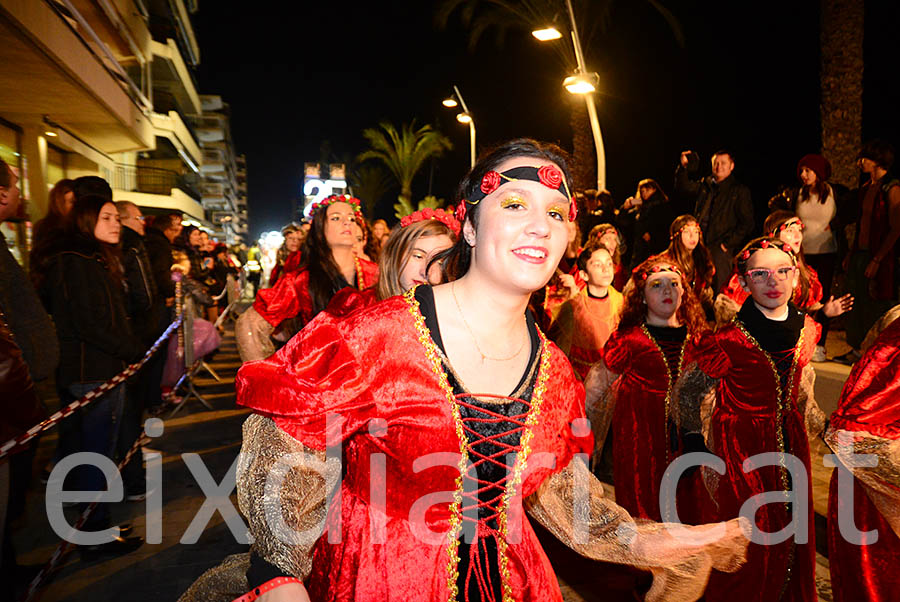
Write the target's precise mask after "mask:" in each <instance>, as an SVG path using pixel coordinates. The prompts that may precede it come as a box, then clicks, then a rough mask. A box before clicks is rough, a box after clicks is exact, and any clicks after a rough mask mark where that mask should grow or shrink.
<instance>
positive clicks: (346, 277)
mask: <svg viewBox="0 0 900 602" xmlns="http://www.w3.org/2000/svg"><path fill="white" fill-rule="evenodd" d="M360 216H361V213H360V209H359V199H356V198H353V197H351V196H347V195H332V196H330V197H328V198H326V199H325V200H323V201H320V202H318V203H315V204H314V205H313V208H312V225H311V227H310V229H309V234H308V235H307V237H306V240H305V241H304V242H303V247H302V248H301V249H300V256H301V259H300V266H299V268H298V269H297V270H296V271H293V272H290V273H286V274H284V275H283V276H282V277H281V278H280V279H279V281H278V283H277V284H276V285H275V286H274V287H272V288H268V289H263V290H261V291H259V292H258V293H257V294H256V301H255V302H254V303H253V307H252V308H250V309H248V310H247V311H245V312H244V313H243V314H241V317H240V318H238V321H237V323H236V325H235V337H236V338H237V344H238V351H239V352H240V353H241V359H242V360H243V361H249V360H253V359H260V358H261V357H266V356H267V355H269V354H271V352H272V351H274V348H273V347H272V344H271V342H270V340H269V337H270V335H271V334H272V333H273V332H279V331H280V332H279V334H280V335H281V339H282V340H286V339H287V338H290V337H291V336H293V334H294V333H296V332H297V331H298V330H300V329H301V328H303V327H304V326H305V325H306V323H307V322H309V321H310V320H311V319H312V318H313V316H315V315H316V314H318V313H319V312H320V311H322V310H323V309H325V307H327V306H328V303H329V301H331V298H332V297H333V296H334V295H335V293H337V292H338V291H339V290H341V289H342V288H344V287H347V286H352V287H354V288H356V289H358V290H363V289H366V288H369V287H370V286H373V285H374V284H375V283H376V282H377V281H378V266H377V265H375V264H374V263H372V262H371V261H366V260H365V259H362V258H359V257H356V256H354V255H353V245H354V244H355V242H356V237H355V236H354V232H353V224H354V222H355V220H356V219H358V218H359V217H360ZM260 353H262V354H263V355H259V354H260Z"/></svg>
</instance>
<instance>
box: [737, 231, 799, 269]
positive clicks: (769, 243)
mask: <svg viewBox="0 0 900 602" xmlns="http://www.w3.org/2000/svg"><path fill="white" fill-rule="evenodd" d="M763 249H777V250H779V251H783V252H785V253H787V254H788V256H789V257H790V258H791V263H793V264H794V265H797V255H796V254H795V253H794V250H793V249H792V248H791V245H789V244H787V243H786V242H782V241H781V240H779V239H777V238H772V237H768V238H757V239H756V240H751V241H750V242H749V243H747V246H746V247H744V249H743V250H742V251H741V252H740V253H738V256H737V257H736V258H735V262H736V263H737V268H738V272H739V273H741V274H743V273H744V272H745V271H746V269H747V262H748V261H750V258H751V257H753V254H754V253H756V252H757V251H761V250H763Z"/></svg>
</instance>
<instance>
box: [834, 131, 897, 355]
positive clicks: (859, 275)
mask: <svg viewBox="0 0 900 602" xmlns="http://www.w3.org/2000/svg"><path fill="white" fill-rule="evenodd" d="M858 157H859V158H858V160H857V165H858V166H859V169H860V170H861V171H862V172H863V173H864V174H866V175H868V176H869V179H868V181H867V182H866V183H865V184H863V185H862V186H861V187H860V189H859V204H860V215H859V218H858V220H857V222H856V237H855V240H854V241H853V247H852V249H851V251H850V255H849V256H848V257H847V259H846V260H845V267H846V269H847V288H848V291H849V292H850V293H852V294H853V296H854V297H855V298H856V304H855V306H854V308H853V311H851V312H850V314H849V315H848V317H847V343H848V344H849V345H850V346H851V347H852V349H851V351H849V352H848V353H846V354H844V355H842V356H840V357H837V358H835V361H838V362H841V363H845V364H852V363H854V362H855V361H856V360H858V359H859V357H860V355H859V349H860V345H861V344H862V342H863V339H864V338H865V336H866V332H867V331H868V330H869V328H871V326H872V324H874V323H875V321H876V320H878V318H879V317H881V315H882V314H883V313H884V312H886V311H887V310H888V309H890V307H891V306H892V305H894V303H896V299H897V292H896V285H897V282H896V278H895V272H896V268H897V240H898V239H900V181H898V180H897V178H895V177H893V176H891V175H889V173H888V170H890V168H891V167H892V166H893V164H894V148H893V146H891V145H890V144H889V143H887V142H883V141H880V140H873V141H871V142H868V143H866V144H865V145H863V147H862V149H861V150H860V152H859V155H858Z"/></svg>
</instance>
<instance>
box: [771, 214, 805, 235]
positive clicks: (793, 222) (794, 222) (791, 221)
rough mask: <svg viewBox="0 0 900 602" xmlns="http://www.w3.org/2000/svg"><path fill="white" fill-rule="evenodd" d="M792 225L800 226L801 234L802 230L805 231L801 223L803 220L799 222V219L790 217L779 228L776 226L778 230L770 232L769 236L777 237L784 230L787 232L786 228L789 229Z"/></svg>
mask: <svg viewBox="0 0 900 602" xmlns="http://www.w3.org/2000/svg"><path fill="white" fill-rule="evenodd" d="M793 225H797V226H800V231H801V232H802V231H803V230H806V225H805V224H804V223H803V220H801V219H800V218H799V217H792V218H791V219H789V220H788V221H786V222H784V223H783V224H781V225H780V226H778V229H776V230H774V231H772V232H770V233H769V236H778V235H779V234H781V233H782V232H784V231H785V230H787V229H788V228H790V227H791V226H793Z"/></svg>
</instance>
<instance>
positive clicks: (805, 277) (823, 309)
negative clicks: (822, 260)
mask: <svg viewBox="0 0 900 602" xmlns="http://www.w3.org/2000/svg"><path fill="white" fill-rule="evenodd" d="M803 230H804V226H803V222H802V221H801V220H800V218H799V217H797V215H796V214H795V213H793V212H792V211H784V210H778V211H773V212H772V213H771V214H770V215H769V217H767V218H766V221H765V224H763V231H764V232H766V236H773V237H775V238H777V239H779V240H781V241H783V242H786V243H788V244H789V245H791V249H792V250H793V251H794V255H795V256H796V257H797V275H798V281H797V282H798V284H797V288H795V289H794V296H793V298H792V302H793V303H794V305H796V306H797V307H798V308H799V309H801V310H802V311H805V312H806V313H808V314H810V315H811V316H812V318H813V319H814V320H815V321H816V322H818V323H819V324H823V323H824V322H825V321H826V320H829V319H831V318H834V317H837V316H839V315H841V314H842V313H845V312H847V311H850V309H852V308H853V296H852V295H850V294H846V295H844V296H842V297H840V298H838V299H835V298H834V295H832V296H831V297H829V299H828V300H827V301H825V302H824V303H823V302H822V290H823V289H822V283H821V282H819V275H818V273H816V270H815V269H813V267H812V266H810V265H808V264H807V263H806V260H805V259H804V258H803V249H802V248H801V245H802V244H803ZM739 278H740V276H739V275H738V274H737V273H734V274H732V275H731V279H730V280H729V281H728V284H727V285H726V286H725V288H724V289H723V290H722V295H723V297H724V298H721V299H720V301H719V302H718V303H717V311H716V321H717V322H718V323H719V324H724V323H726V322H728V321H730V320H731V318H732V317H733V316H734V314H735V313H737V311H738V310H739V309H740V307H741V305H743V303H744V301H746V300H747V297H749V293H747V291H746V290H744V288H743V287H742V286H741V284H740V280H739ZM813 361H814V362H824V361H825V348H824V347H821V346H818V345H817V346H816V352H815V354H814V355H813Z"/></svg>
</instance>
